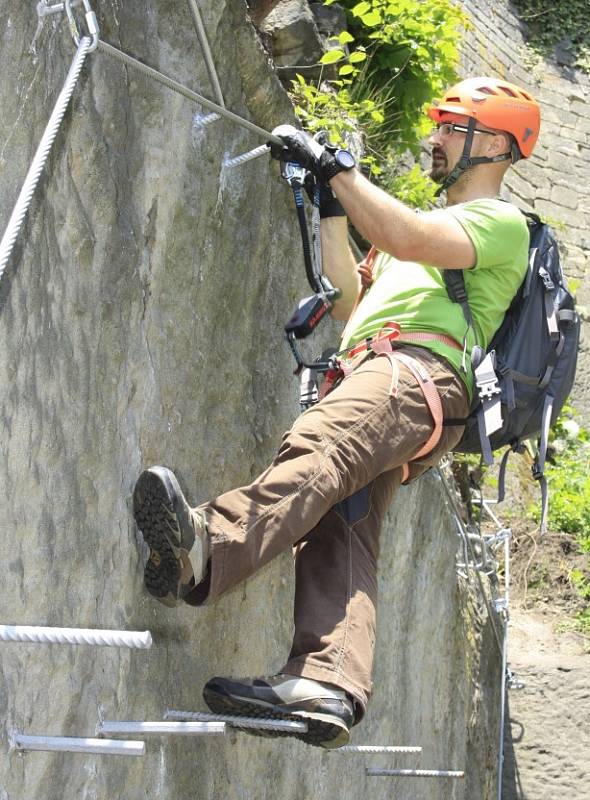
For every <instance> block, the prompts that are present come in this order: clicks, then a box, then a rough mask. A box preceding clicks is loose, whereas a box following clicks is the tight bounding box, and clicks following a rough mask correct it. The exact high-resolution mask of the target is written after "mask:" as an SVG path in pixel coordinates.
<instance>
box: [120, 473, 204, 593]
mask: <svg viewBox="0 0 590 800" xmlns="http://www.w3.org/2000/svg"><path fill="white" fill-rule="evenodd" d="M180 498H183V494H182V491H181V489H180V486H179V485H178V481H177V480H176V478H175V477H174V475H173V473H172V472H171V471H170V470H168V469H166V468H165V467H152V468H151V469H148V470H145V472H142V473H141V475H140V476H139V478H138V480H137V483H136V484H135V489H134V492H133V515H134V517H135V521H136V523H137V526H138V528H139V529H140V530H141V532H142V535H143V538H144V540H145V541H146V542H147V544H148V546H149V548H150V557H149V559H148V562H147V564H146V566H145V572H144V584H145V587H146V589H147V591H148V592H149V593H150V594H151V595H152V596H153V597H155V598H156V599H157V600H159V601H160V602H161V603H164V605H167V606H170V607H173V606H175V605H176V604H177V603H178V593H179V588H180V586H179V584H180V576H181V571H182V562H181V552H180V551H181V548H182V549H185V550H187V551H189V550H190V549H191V547H192V546H193V544H194V541H195V537H194V532H193V530H192V527H191V524H190V522H189V521H188V515H187V513H186V509H185V507H184V504H183V501H182V500H181V499H180Z"/></svg>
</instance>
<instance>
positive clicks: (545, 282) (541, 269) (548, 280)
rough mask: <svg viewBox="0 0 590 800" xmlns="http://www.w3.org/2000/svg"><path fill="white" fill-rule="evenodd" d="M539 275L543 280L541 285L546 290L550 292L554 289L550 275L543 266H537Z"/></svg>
mask: <svg viewBox="0 0 590 800" xmlns="http://www.w3.org/2000/svg"><path fill="white" fill-rule="evenodd" d="M539 275H540V277H541V280H542V281H543V286H544V287H545V291H546V292H552V291H553V290H554V289H555V284H554V283H553V281H552V280H551V275H550V274H549V273H548V272H547V270H546V269H545V268H544V267H539Z"/></svg>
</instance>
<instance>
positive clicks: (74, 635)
mask: <svg viewBox="0 0 590 800" xmlns="http://www.w3.org/2000/svg"><path fill="white" fill-rule="evenodd" d="M0 640H1V641H3V642H38V643H41V644H88V645H94V646H97V647H133V648H138V649H143V650H145V649H148V648H150V647H151V646H152V635H151V633H150V632H149V631H110V630H94V629H90V628H44V627H39V626H33V625H0Z"/></svg>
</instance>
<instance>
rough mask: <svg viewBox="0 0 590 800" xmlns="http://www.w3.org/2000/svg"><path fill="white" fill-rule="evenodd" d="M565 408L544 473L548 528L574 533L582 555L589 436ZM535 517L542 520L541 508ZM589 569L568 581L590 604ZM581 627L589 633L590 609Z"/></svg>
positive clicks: (588, 527) (586, 544) (589, 499)
mask: <svg viewBox="0 0 590 800" xmlns="http://www.w3.org/2000/svg"><path fill="white" fill-rule="evenodd" d="M575 416H576V414H575V411H574V409H573V408H571V407H570V406H565V407H564V409H563V411H562V414H561V416H560V417H559V419H558V420H557V422H556V424H555V426H554V428H553V430H552V433H551V440H550V444H551V448H552V450H553V452H554V454H555V455H554V456H552V458H551V461H550V462H549V463H548V464H547V466H546V469H545V474H546V476H547V481H548V483H549V492H550V495H549V528H550V529H552V530H555V531H562V532H563V533H569V534H571V535H572V536H573V537H574V539H575V542H576V543H577V545H578V546H579V548H580V550H581V551H582V552H583V553H590V434H589V432H588V431H587V430H586V429H585V428H583V427H581V426H580V425H579V424H578V423H577V422H576V420H575ZM532 515H533V517H534V518H535V519H537V520H538V519H539V509H538V507H534V508H533V509H532ZM588 567H589V568H588V569H586V570H582V569H579V568H577V569H572V571H571V573H570V575H569V580H570V583H571V585H572V586H573V588H574V589H575V590H576V592H577V594H578V595H579V596H580V597H581V598H582V599H583V600H585V601H587V602H590V564H589V565H588ZM577 624H578V627H579V628H580V629H581V630H583V631H584V632H585V633H590V606H587V607H586V608H585V609H584V610H583V611H582V612H581V613H580V614H579V615H578V618H577Z"/></svg>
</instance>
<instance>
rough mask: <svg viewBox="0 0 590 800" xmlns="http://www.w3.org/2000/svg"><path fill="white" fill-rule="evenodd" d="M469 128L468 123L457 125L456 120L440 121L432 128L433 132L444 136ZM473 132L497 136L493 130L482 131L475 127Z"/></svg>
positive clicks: (466, 130)
mask: <svg viewBox="0 0 590 800" xmlns="http://www.w3.org/2000/svg"><path fill="white" fill-rule="evenodd" d="M468 130H469V129H468V128H467V126H466V125H456V124H455V123H454V122H440V123H439V124H438V125H435V126H434V128H433V129H432V133H435V132H437V133H440V134H442V136H450V135H451V134H452V133H454V132H455V131H456V132H457V133H467V132H468ZM473 133H485V134H487V135H488V136H496V134H495V133H494V132H493V131H481V130H480V129H479V128H475V130H474V131H473Z"/></svg>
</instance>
